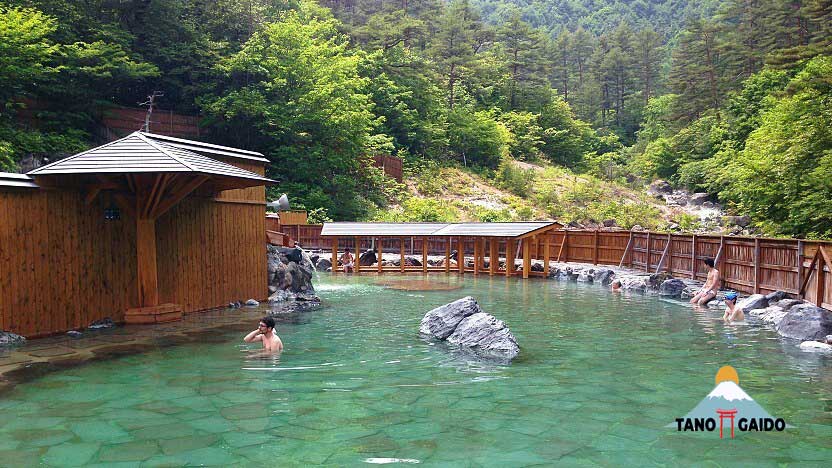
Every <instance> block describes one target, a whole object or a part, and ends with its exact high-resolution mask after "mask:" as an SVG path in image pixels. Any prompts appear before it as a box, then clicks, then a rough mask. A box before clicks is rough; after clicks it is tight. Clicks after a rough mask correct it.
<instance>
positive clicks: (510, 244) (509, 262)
mask: <svg viewBox="0 0 832 468" xmlns="http://www.w3.org/2000/svg"><path fill="white" fill-rule="evenodd" d="M512 274H514V239H506V276H511V275H512Z"/></svg>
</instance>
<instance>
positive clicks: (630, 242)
mask: <svg viewBox="0 0 832 468" xmlns="http://www.w3.org/2000/svg"><path fill="white" fill-rule="evenodd" d="M632 245H633V231H630V238H629V239H628V240H627V247H625V248H624V255H622V256H621V261H620V262H618V268H621V267H623V266H624V260H625V259H626V258H627V253H628V252H629V251H630V247H632Z"/></svg>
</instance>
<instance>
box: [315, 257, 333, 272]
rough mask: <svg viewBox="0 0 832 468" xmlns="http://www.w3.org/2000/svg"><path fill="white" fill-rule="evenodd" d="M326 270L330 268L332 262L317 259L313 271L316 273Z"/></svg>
mask: <svg viewBox="0 0 832 468" xmlns="http://www.w3.org/2000/svg"><path fill="white" fill-rule="evenodd" d="M328 268H332V262H331V261H329V260H327V259H325V258H323V257H321V258H319V259H318V262H317V263H315V269H316V270H318V271H326V270H327V269H328Z"/></svg>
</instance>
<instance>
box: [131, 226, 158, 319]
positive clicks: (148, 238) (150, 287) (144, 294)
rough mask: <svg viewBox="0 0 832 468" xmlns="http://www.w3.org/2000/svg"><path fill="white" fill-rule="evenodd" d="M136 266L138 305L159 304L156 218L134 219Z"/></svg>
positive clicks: (152, 305) (150, 305)
mask: <svg viewBox="0 0 832 468" xmlns="http://www.w3.org/2000/svg"><path fill="white" fill-rule="evenodd" d="M136 266H137V274H138V276H137V278H138V280H139V290H138V293H139V297H138V299H139V307H155V306H157V305H159V284H158V277H157V274H158V273H157V270H156V220H154V219H147V218H139V219H137V220H136Z"/></svg>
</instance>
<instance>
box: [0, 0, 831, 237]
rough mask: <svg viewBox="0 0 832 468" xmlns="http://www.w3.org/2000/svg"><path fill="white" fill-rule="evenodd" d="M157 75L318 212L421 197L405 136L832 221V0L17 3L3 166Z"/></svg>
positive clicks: (211, 133) (794, 218) (59, 143)
mask: <svg viewBox="0 0 832 468" xmlns="http://www.w3.org/2000/svg"><path fill="white" fill-rule="evenodd" d="M154 91H159V92H161V93H163V96H161V97H160V98H159V100H158V106H160V107H161V108H163V109H168V110H172V111H176V112H181V113H185V114H199V115H200V117H201V118H202V123H203V126H204V127H203V128H204V129H205V132H206V138H207V139H208V140H209V141H211V142H213V143H218V144H224V145H230V146H238V147H242V148H246V149H251V150H255V151H260V152H262V153H264V154H265V155H266V156H267V157H268V158H269V160H270V161H271V163H270V165H269V167H268V174H269V175H270V176H271V177H273V178H275V179H277V180H278V181H279V185H278V186H277V187H274V188H272V189H270V190H274V191H275V193H281V192H288V193H290V194H291V196H292V198H293V200H296V201H297V202H298V203H299V204H300V205H301V206H303V207H305V208H307V209H309V210H313V213H314V216H315V218H316V219H335V220H356V219H358V220H362V219H380V217H383V216H382V215H383V213H384V209H385V208H386V207H387V206H389V205H390V204H391V203H400V202H401V201H402V197H404V196H406V195H404V194H403V192H404V190H403V187H402V186H401V184H397V183H395V182H394V181H392V180H390V179H388V178H387V177H385V176H384V174H383V173H382V171H381V170H380V169H376V168H374V167H373V166H372V164H371V162H370V161H371V158H372V156H373V155H376V154H392V155H398V156H400V157H402V158H403V159H404V161H405V165H406V170H407V172H408V173H417V172H419V171H422V170H425V168H436V167H448V166H455V167H456V166H466V167H468V168H471V170H473V171H476V172H477V173H479V174H482V175H483V176H485V177H488V178H493V179H494V180H496V181H498V182H499V183H500V184H502V185H504V186H506V187H509V188H512V189H513V190H512V191H514V192H516V193H518V194H522V193H523V184H524V183H527V182H528V177H527V176H526V175H525V174H523V170H522V169H518V168H517V166H516V165H513V164H512V163H513V162H514V161H529V162H534V161H545V162H547V163H549V164H554V165H557V166H562V167H564V168H566V169H569V170H570V171H574V172H575V173H578V174H587V175H591V176H593V177H597V178H600V179H605V180H609V181H613V182H615V183H618V184H622V185H627V186H630V187H633V188H641V189H643V187H644V186H645V185H646V184H648V183H650V182H651V181H652V180H654V179H656V178H662V179H665V180H668V181H669V182H670V183H671V184H673V185H674V186H676V187H684V188H687V189H690V190H695V191H704V192H707V193H709V194H711V195H712V196H713V198H714V199H715V200H718V201H719V202H721V203H722V204H723V205H724V206H725V207H727V209H728V211H729V212H731V213H734V214H739V215H748V216H750V217H751V218H752V220H753V222H754V225H755V226H756V227H757V228H758V229H759V230H760V231H761V232H763V233H765V234H768V235H786V236H799V237H822V238H829V237H832V177H830V174H832V0H721V1H718V0H547V1H543V0H453V1H443V0H387V1H385V0H320V1H317V2H315V1H312V0H273V1H265V0H200V1H196V0H88V1H84V2H77V1H69V0H28V1H27V0H5V1H0V170H5V171H13V170H15V168H16V167H17V163H18V161H20V160H21V159H22V158H24V157H25V156H27V155H46V156H49V157H51V158H53V159H54V158H55V157H60V156H63V155H68V154H72V153H74V152H77V151H80V150H83V149H86V148H88V147H89V146H90V145H91V144H94V143H97V142H96V141H95V136H94V135H95V131H94V129H95V118H94V116H95V112H96V109H100V108H101V107H102V106H105V107H106V106H114V105H122V106H131V107H135V106H136V105H137V103H140V102H142V101H144V100H145V99H146V96H148V95H149V94H150V93H152V92H154ZM32 102H38V103H45V106H44V107H43V108H40V107H39V108H38V112H37V114H38V122H39V123H38V125H31V124H29V123H27V121H26V120H25V119H21V118H19V117H20V114H21V113H22V112H23V111H24V110H26V109H27V106H29V105H30V104H31V103H32ZM439 208H441V207H439ZM427 211H428V212H426V213H424V216H423V218H424V219H425V220H430V219H432V217H433V216H435V213H432V212H430V210H427Z"/></svg>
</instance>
